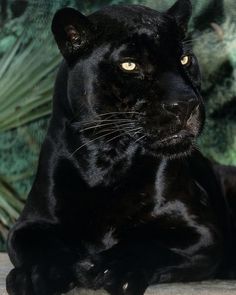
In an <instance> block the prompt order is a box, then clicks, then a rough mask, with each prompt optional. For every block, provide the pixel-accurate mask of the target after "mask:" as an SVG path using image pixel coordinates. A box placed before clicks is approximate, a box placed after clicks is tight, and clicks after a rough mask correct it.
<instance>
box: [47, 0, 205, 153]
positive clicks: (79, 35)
mask: <svg viewBox="0 0 236 295" xmlns="http://www.w3.org/2000/svg"><path fill="white" fill-rule="evenodd" d="M190 16H191V4H190V1H189V0H179V1H177V2H176V3H175V4H174V6H172V7H171V8H170V9H169V10H168V11H166V12H162V13H161V12H158V11H155V10H152V9H150V8H147V7H144V6H140V5H117V6H108V7H106V8H103V9H101V10H99V11H97V12H95V13H93V14H91V15H89V16H88V17H86V16H84V15H82V14H81V13H80V12H78V11H77V10H74V9H72V8H64V9H61V10H59V11H58V12H57V13H56V14H55V16H54V19H53V22H52V32H53V34H54V36H55V39H56V42H57V44H58V47H59V49H60V51H61V53H62V55H63V56H64V58H65V60H66V63H67V66H68V81H67V95H68V103H69V105H70V109H71V114H72V115H71V118H70V120H71V121H70V122H71V126H73V128H75V130H77V136H78V137H79V143H80V145H79V147H78V149H76V151H78V150H81V149H83V148H87V149H88V148H89V146H91V145H98V146H100V148H101V149H102V148H104V150H105V149H109V148H111V149H117V150H118V149H119V150H120V152H122V151H123V152H124V151H125V150H127V149H129V148H130V147H132V149H136V150H137V149H139V150H141V151H142V152H143V153H146V154H152V155H155V156H166V157H179V156H183V155H185V154H189V152H190V151H191V150H192V147H193V143H194V140H195V139H196V137H197V136H198V135H199V134H200V132H201V130H202V127H203V124H204V118H205V115H204V107H203V101H202V97H201V95H200V93H199V90H200V72H199V67H198V62H197V59H196V57H195V55H194V54H193V52H192V49H191V47H190V46H189V43H188V42H186V41H185V38H186V31H187V25H188V21H189V18H190Z"/></svg>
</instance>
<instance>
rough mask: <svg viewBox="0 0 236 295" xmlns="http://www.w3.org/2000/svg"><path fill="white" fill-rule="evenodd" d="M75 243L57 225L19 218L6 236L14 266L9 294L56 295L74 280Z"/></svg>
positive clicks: (72, 284) (8, 285)
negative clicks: (23, 220)
mask: <svg viewBox="0 0 236 295" xmlns="http://www.w3.org/2000/svg"><path fill="white" fill-rule="evenodd" d="M77 246H78V245H75V244H73V242H72V241H71V243H70V244H68V242H67V240H66V237H65V235H64V234H63V232H62V230H61V229H60V227H59V226H58V225H54V224H49V223H45V222H39V221H38V222H22V223H20V224H18V225H16V226H15V227H14V228H13V229H12V231H11V233H10V236H9V241H8V253H9V255H10V258H11V260H12V262H13V264H14V266H15V268H14V269H13V270H12V271H11V272H10V273H9V275H8V277H7V284H6V287H7V291H8V293H9V294H10V295H55V294H61V293H64V292H67V291H69V290H70V289H72V288H73V287H74V286H75V284H76V283H77V282H76V276H75V264H76V262H77V261H78V260H79V258H80V257H79V253H81V251H79V250H80V249H79V248H78V247H77Z"/></svg>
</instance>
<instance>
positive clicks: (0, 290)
mask: <svg viewBox="0 0 236 295" xmlns="http://www.w3.org/2000/svg"><path fill="white" fill-rule="evenodd" d="M11 268H12V266H11V263H10V261H9V259H8V256H7V255H6V254H3V253H0V295H7V292H6V287H5V278H6V274H7V273H8V272H9V270H10V269H11ZM78 294H79V295H105V294H107V293H106V292H104V291H102V290H100V291H96V292H95V291H90V290H74V291H71V292H70V293H68V294H67V295H78ZM145 295H236V281H219V280H217V281H206V282H195V283H187V284H183V283H178V284H160V285H156V286H151V287H149V288H148V289H147V291H146V293H145Z"/></svg>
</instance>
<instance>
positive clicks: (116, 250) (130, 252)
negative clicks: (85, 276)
mask: <svg viewBox="0 0 236 295" xmlns="http://www.w3.org/2000/svg"><path fill="white" fill-rule="evenodd" d="M186 238H188V237H186ZM212 242H213V241H207V240H205V241H204V242H203V243H202V245H201V247H199V245H198V243H197V242H196V243H192V245H191V247H189V248H188V249H187V248H186V249H181V248H174V247H169V246H167V245H164V244H163V243H162V242H159V241H157V240H153V239H148V240H146V239H145V240H143V241H142V240H139V241H138V240H136V241H134V240H132V239H131V240H130V241H127V242H125V243H123V244H122V243H120V244H117V245H116V246H114V247H113V248H111V249H109V250H106V251H103V252H101V253H99V254H97V255H95V256H94V257H93V258H91V264H92V265H93V267H91V269H90V270H89V275H90V278H91V285H90V287H91V288H94V289H98V288H101V287H103V288H105V289H106V290H107V291H108V292H109V293H110V294H112V295H126V294H129V295H142V294H144V292H145V290H146V288H147V287H148V286H149V285H151V284H157V283H167V282H174V281H196V280H202V279H208V278H210V277H212V276H213V274H214V273H215V271H216V269H217V267H218V266H219V264H220V262H221V258H222V257H221V247H220V246H219V244H218V243H216V241H214V243H212ZM194 247H195V249H194ZM190 248H191V249H192V250H191V249H190Z"/></svg>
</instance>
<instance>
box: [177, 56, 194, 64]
mask: <svg viewBox="0 0 236 295" xmlns="http://www.w3.org/2000/svg"><path fill="white" fill-rule="evenodd" d="M191 61H192V59H191V56H190V55H183V56H182V57H181V59H180V62H181V64H182V65H183V66H190V64H191Z"/></svg>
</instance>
